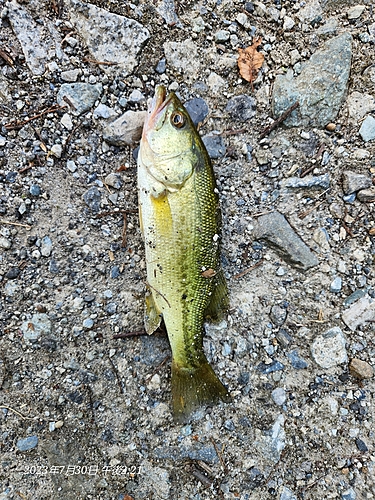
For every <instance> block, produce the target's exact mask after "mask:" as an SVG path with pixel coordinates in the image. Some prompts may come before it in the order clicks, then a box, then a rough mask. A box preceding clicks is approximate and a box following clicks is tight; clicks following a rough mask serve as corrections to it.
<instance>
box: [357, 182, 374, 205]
mask: <svg viewBox="0 0 375 500" xmlns="http://www.w3.org/2000/svg"><path fill="white" fill-rule="evenodd" d="M357 198H358V199H359V201H361V202H362V203H366V202H370V201H375V186H372V187H370V188H369V189H362V190H361V191H359V192H358V194H357Z"/></svg>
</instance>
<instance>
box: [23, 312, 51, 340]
mask: <svg viewBox="0 0 375 500" xmlns="http://www.w3.org/2000/svg"><path fill="white" fill-rule="evenodd" d="M51 329H52V323H51V320H50V319H49V317H48V316H47V314H45V313H35V314H33V316H32V318H31V320H29V321H25V322H24V323H22V325H21V331H22V333H23V336H24V338H25V339H27V340H37V339H38V338H39V337H40V336H41V335H43V336H45V337H46V336H48V335H49V334H50V333H51Z"/></svg>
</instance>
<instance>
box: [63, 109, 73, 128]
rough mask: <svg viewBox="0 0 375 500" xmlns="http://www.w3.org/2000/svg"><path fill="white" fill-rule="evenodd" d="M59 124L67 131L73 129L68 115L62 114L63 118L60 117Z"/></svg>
mask: <svg viewBox="0 0 375 500" xmlns="http://www.w3.org/2000/svg"><path fill="white" fill-rule="evenodd" d="M60 123H61V125H62V126H63V127H65V128H66V129H67V130H69V131H70V130H72V129H73V122H72V118H71V116H70V114H69V113H64V114H63V116H62V117H61V120H60Z"/></svg>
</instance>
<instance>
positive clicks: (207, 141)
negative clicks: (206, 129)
mask: <svg viewBox="0 0 375 500" xmlns="http://www.w3.org/2000/svg"><path fill="white" fill-rule="evenodd" d="M202 141H203V143H204V145H205V146H206V149H207V153H208V154H209V156H210V158H212V159H217V158H222V157H223V156H224V155H225V153H226V150H227V148H226V147H225V142H224V139H223V138H222V137H221V135H205V136H204V137H202Z"/></svg>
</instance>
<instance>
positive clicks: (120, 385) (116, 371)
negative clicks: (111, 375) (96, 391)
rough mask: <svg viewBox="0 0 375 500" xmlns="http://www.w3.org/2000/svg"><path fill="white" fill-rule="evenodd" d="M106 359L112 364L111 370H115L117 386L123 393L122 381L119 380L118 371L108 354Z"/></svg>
mask: <svg viewBox="0 0 375 500" xmlns="http://www.w3.org/2000/svg"><path fill="white" fill-rule="evenodd" d="M108 360H109V362H110V363H111V365H112V368H113V371H114V372H115V375H116V379H117V383H118V386H119V388H120V392H121V394H124V388H123V386H122V382H121V378H120V375H119V372H118V370H117V368H116V367H115V364H114V362H113V361H112V359H111V358H110V357H109V356H108Z"/></svg>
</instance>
